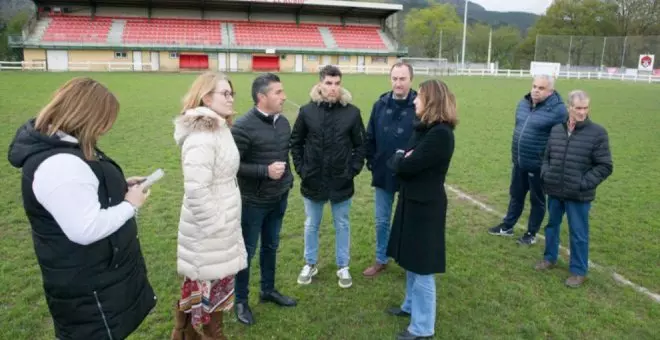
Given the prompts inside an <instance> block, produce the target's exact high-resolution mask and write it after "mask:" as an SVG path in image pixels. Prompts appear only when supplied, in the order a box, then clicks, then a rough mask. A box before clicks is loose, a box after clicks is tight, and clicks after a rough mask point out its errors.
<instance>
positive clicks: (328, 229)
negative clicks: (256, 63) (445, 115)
mask: <svg viewBox="0 0 660 340" xmlns="http://www.w3.org/2000/svg"><path fill="white" fill-rule="evenodd" d="M79 75H90V76H92V77H93V78H95V79H97V80H99V81H101V82H102V83H104V84H106V85H107V86H108V87H109V88H110V89H111V90H112V91H113V92H114V93H115V94H116V95H117V96H118V98H119V100H120V102H121V112H120V116H119V119H118V121H117V122H116V124H115V126H114V128H113V129H112V131H111V132H110V133H109V134H108V135H107V136H105V137H103V138H102V139H101V141H100V147H101V148H102V149H103V150H104V151H105V152H106V153H107V154H109V155H110V156H111V157H113V158H114V159H115V160H116V161H118V163H119V164H120V165H121V166H122V167H123V169H124V171H125V173H126V174H127V176H136V175H147V174H149V173H151V172H152V171H153V170H155V169H156V168H159V167H161V168H163V169H164V170H165V173H166V175H165V177H164V178H163V180H161V181H160V182H159V183H158V184H156V185H155V186H154V188H153V189H152V193H151V196H150V197H149V199H148V201H147V203H146V204H145V206H144V207H143V208H142V209H141V212H140V216H139V220H138V224H139V230H140V240H141V243H142V247H143V251H144V255H145V258H146V261H147V266H148V270H149V278H150V280H151V282H152V284H153V286H154V288H155V291H156V293H157V295H158V299H159V302H158V305H157V308H156V310H155V311H154V313H153V314H151V315H150V316H149V317H148V318H147V319H146V320H145V321H144V323H143V324H142V325H141V327H140V328H139V329H138V330H137V331H136V332H135V333H134V334H133V335H132V336H131V339H167V338H168V337H169V333H170V331H171V329H172V326H173V319H172V306H173V303H174V302H175V301H176V299H177V298H178V296H179V285H180V279H179V277H178V276H177V273H176V237H177V224H178V221H179V211H180V204H181V199H182V190H183V184H182V176H181V170H180V164H179V149H178V147H177V146H176V145H175V143H174V140H173V136H172V134H173V124H172V120H173V118H174V117H175V116H176V115H177V114H178V113H179V110H180V107H181V106H180V102H181V98H182V96H183V95H184V93H185V92H186V90H187V89H188V87H189V85H190V84H191V83H192V81H193V79H194V78H195V76H196V75H195V74H132V73H92V74H84V73H60V74H44V73H13V72H3V73H0V122H2V123H1V124H0V145H2V147H3V148H4V150H5V151H4V152H5V153H4V154H5V155H6V152H7V151H6V150H7V148H8V146H9V143H10V141H11V139H12V137H13V136H14V132H15V131H16V129H17V128H18V127H19V126H20V125H21V124H23V122H24V121H25V120H26V119H28V118H30V117H32V116H34V115H35V114H36V113H37V112H38V111H39V109H40V108H41V107H42V106H43V105H44V104H45V103H46V102H47V101H48V99H49V98H50V96H51V94H52V92H53V91H54V90H55V89H56V88H57V87H58V86H60V85H61V84H63V83H64V82H65V81H67V80H68V79H70V78H71V77H74V76H79ZM253 77H254V75H253V74H232V79H233V81H234V84H235V87H236V88H235V91H236V92H237V93H238V95H237V99H236V100H237V102H236V109H237V111H239V112H241V113H242V112H245V111H246V110H248V109H249V108H250V106H251V105H252V101H251V96H250V93H249V92H250V84H251V80H252V78H253ZM281 77H282V80H283V84H284V87H285V90H286V92H287V95H288V98H289V100H290V101H291V102H292V103H295V104H303V103H305V102H306V101H308V100H309V95H308V94H309V89H310V88H311V86H312V85H313V84H314V83H315V82H316V81H317V78H316V77H315V76H314V75H294V74H284V75H282V76H281ZM420 80H422V79H421V78H416V79H415V83H416V84H417V83H419V81H420ZM444 80H445V81H446V82H447V83H448V85H449V86H450V88H451V89H452V90H453V91H454V93H455V94H456V96H457V99H458V104H459V118H460V124H459V125H458V127H457V130H456V151H455V154H454V158H453V160H452V165H451V168H450V171H449V175H448V178H447V182H448V184H450V185H452V187H454V188H457V189H459V190H461V191H462V192H464V193H467V194H468V195H470V196H471V197H473V198H475V199H477V200H479V201H480V202H483V203H484V204H487V205H488V206H490V207H492V208H493V209H494V210H495V211H498V212H501V213H503V212H505V211H506V207H507V204H508V186H509V175H510V166H511V154H510V144H511V134H512V128H513V122H514V108H515V105H516V103H517V101H518V100H519V99H520V98H521V96H522V95H523V94H524V93H526V92H527V91H529V88H530V84H531V80H530V79H504V78H479V77H448V78H445V79H444ZM343 83H344V86H345V87H346V88H347V89H348V90H349V91H351V93H352V94H353V97H354V104H356V105H357V106H358V107H359V108H360V109H361V110H362V115H363V117H364V121H365V124H366V122H367V120H368V118H369V112H370V110H371V105H372V104H373V102H374V100H376V99H377V97H378V96H379V95H380V94H381V93H383V92H385V91H387V90H388V89H389V81H388V77H387V76H385V75H381V76H365V75H346V76H345V77H344V79H343ZM557 88H558V90H559V91H560V93H561V94H562V95H563V96H564V97H565V96H566V95H567V93H568V92H569V91H570V90H573V89H577V88H580V89H583V90H586V91H587V92H588V93H589V94H590V95H591V96H592V103H591V106H592V109H591V114H592V118H593V119H594V120H595V121H596V122H598V123H601V124H603V125H604V126H605V127H606V128H607V129H608V131H609V136H610V145H611V148H612V153H613V159H614V173H613V174H612V176H611V177H610V178H609V179H608V180H607V181H606V182H605V183H604V184H603V185H602V186H601V187H600V188H599V189H598V192H597V198H596V201H595V202H594V203H593V208H592V210H591V227H590V229H591V230H590V253H589V255H590V260H591V261H593V262H595V263H597V264H599V265H601V266H602V268H601V269H600V270H594V269H592V270H591V271H590V274H589V280H588V281H587V282H586V284H585V285H584V286H583V287H582V288H579V289H569V288H566V287H565V286H564V284H563V281H564V280H565V279H566V277H567V275H568V259H567V256H566V254H565V252H564V253H563V254H562V259H560V265H559V267H558V268H557V269H554V270H551V271H549V272H547V273H537V272H535V270H534V269H533V265H534V264H535V262H536V261H538V260H539V259H541V257H542V254H543V248H544V245H543V241H542V240H539V242H538V243H537V244H536V245H533V246H531V247H522V246H518V245H517V244H516V243H515V238H502V237H495V236H490V235H488V234H487V232H486V229H487V228H488V227H490V226H493V225H495V224H497V223H499V222H500V217H501V216H498V215H497V214H495V213H493V212H488V211H484V210H482V209H480V208H479V207H477V206H476V205H475V204H473V203H471V202H470V201H468V200H465V199H461V198H459V197H458V196H457V195H456V194H455V193H452V192H449V193H448V195H449V197H450V204H449V216H448V220H447V258H448V263H447V266H448V267H447V273H446V274H444V275H439V276H437V278H436V281H437V288H438V289H437V319H436V320H437V321H436V338H452V339H496V338H500V339H504V338H506V339H511V338H521V339H570V338H589V339H605V338H607V339H652V338H656V339H657V336H658V331H660V326H658V320H660V303H657V302H654V301H653V300H652V299H650V298H649V297H648V296H646V295H644V294H641V293H639V292H637V291H635V290H633V289H632V288H630V287H628V286H623V285H621V284H619V283H617V282H616V281H614V280H613V278H612V273H613V272H616V273H618V274H621V275H623V276H625V277H626V278H627V279H629V280H631V281H632V282H634V283H636V284H638V285H641V286H644V287H646V288H648V289H649V290H650V291H652V292H655V293H660V242H659V240H660V184H659V183H660V171H658V169H660V157H658V151H657V148H658V145H660V133H658V127H660V116H659V115H658V114H657V113H658V107H660V97H659V96H658V93H659V92H658V91H659V88H658V86H657V85H651V84H637V83H624V82H619V81H598V80H582V81H578V80H564V79H560V80H559V81H558V82H557ZM286 107H287V110H286V112H285V114H286V116H287V117H288V118H289V119H290V121H291V124H292V125H293V120H294V119H295V116H296V107H295V105H294V104H287V105H286ZM370 180H371V176H370V173H369V172H367V171H366V168H365V169H364V170H363V172H362V173H361V174H360V175H359V176H358V177H357V179H356V195H355V196H354V198H353V206H352V210H351V274H352V276H353V287H351V288H350V289H341V288H339V286H338V285H337V279H336V276H335V271H336V266H335V263H334V229H333V226H332V222H331V218H330V217H331V215H330V209H329V207H326V210H325V214H324V219H323V222H322V227H321V241H320V243H321V244H320V256H319V269H320V272H319V275H318V276H316V277H315V279H314V282H313V283H312V284H311V285H308V286H299V285H298V284H297V283H296V277H297V275H298V272H299V271H300V269H301V268H302V265H303V221H304V210H303V204H302V199H301V197H300V191H299V190H300V188H299V184H300V183H299V180H298V179H296V182H295V186H294V188H293V191H292V194H291V195H290V198H289V205H288V210H287V214H286V217H285V220H284V226H283V228H282V234H281V242H280V250H279V253H278V265H277V276H276V285H277V288H278V289H279V290H280V291H281V292H282V293H284V294H287V295H290V296H292V297H294V298H296V299H298V306H297V307H295V308H291V309H284V308H280V307H277V306H275V305H273V304H259V303H258V293H259V290H258V289H259V261H258V258H256V257H255V259H254V260H253V262H252V275H251V284H250V288H251V291H250V299H251V300H250V304H251V307H252V311H253V313H254V315H255V318H256V321H257V323H256V324H255V325H254V326H252V327H245V326H243V325H241V324H239V323H238V322H236V321H235V317H234V316H233V313H232V314H227V315H226V320H227V321H226V322H225V324H226V325H227V326H226V333H227V336H228V337H229V338H230V339H390V338H394V336H395V334H396V333H397V332H399V331H401V330H403V329H404V328H405V327H406V326H407V320H406V319H400V318H394V317H390V316H387V315H386V314H385V313H384V310H385V309H386V308H387V307H390V306H395V305H398V304H400V303H401V301H402V299H403V295H404V289H405V273H404V271H403V270H402V269H401V268H399V267H398V266H397V265H396V264H395V263H392V264H391V265H390V267H389V268H388V270H387V271H386V272H385V273H384V274H382V275H381V276H379V277H377V278H375V279H367V278H364V277H363V276H362V270H364V269H365V268H366V267H367V266H369V265H371V264H372V262H373V261H374V247H375V229H374V216H373V215H374V197H373V188H372V187H371V186H370ZM0 186H1V187H2V192H3V194H2V196H1V197H0V216H1V217H0V259H1V260H0V339H8V340H9V339H11V340H14V339H34V340H40V339H52V338H53V337H54V335H53V329H52V321H51V319H50V315H49V313H48V309H47V306H46V303H45V299H44V295H43V290H42V285H41V275H40V272H39V268H38V266H37V262H36V259H35V256H34V250H33V246H32V241H31V236H30V226H29V225H28V223H27V219H26V217H25V214H24V211H23V208H22V201H21V193H20V172H19V171H18V170H17V169H14V168H13V167H11V166H10V164H9V163H8V161H7V160H6V156H5V159H4V160H3V161H0ZM528 208H529V205H527V206H526V208H525V213H524V214H523V217H522V218H521V221H520V222H519V224H521V225H526V217H527V214H528V211H529V210H528ZM546 221H547V216H546ZM562 229H563V230H562V239H561V243H562V245H563V246H568V233H567V226H566V220H565V219H564V224H563V225H562ZM523 232H524V230H523V228H518V229H517V230H516V237H517V236H519V235H521V234H522V233H523ZM540 234H543V230H541V232H540ZM257 256H258V255H257Z"/></svg>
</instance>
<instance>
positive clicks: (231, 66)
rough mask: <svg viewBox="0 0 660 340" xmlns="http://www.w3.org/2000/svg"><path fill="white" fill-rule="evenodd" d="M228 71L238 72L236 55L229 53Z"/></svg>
mask: <svg viewBox="0 0 660 340" xmlns="http://www.w3.org/2000/svg"><path fill="white" fill-rule="evenodd" d="M229 70H230V71H232V72H236V71H238V54H236V53H229Z"/></svg>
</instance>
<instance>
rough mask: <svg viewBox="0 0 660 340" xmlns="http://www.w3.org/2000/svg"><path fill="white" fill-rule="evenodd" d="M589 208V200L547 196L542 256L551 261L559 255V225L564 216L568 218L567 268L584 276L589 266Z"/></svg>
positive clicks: (555, 260) (575, 273) (554, 261)
mask: <svg viewBox="0 0 660 340" xmlns="http://www.w3.org/2000/svg"><path fill="white" fill-rule="evenodd" d="M589 209H591V203H590V202H577V201H566V200H559V199H556V198H553V197H552V196H550V197H549V198H548V212H549V214H550V216H549V218H548V224H547V225H546V226H545V252H544V253H543V257H544V258H545V259H546V260H547V261H549V262H552V263H556V262H557V257H558V256H559V227H560V226H561V221H562V219H563V218H564V212H565V213H566V217H567V219H568V231H569V238H570V250H571V260H570V265H569V270H570V271H571V273H573V274H574V275H578V276H585V275H587V271H588V268H589Z"/></svg>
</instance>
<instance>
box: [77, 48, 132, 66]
mask: <svg viewBox="0 0 660 340" xmlns="http://www.w3.org/2000/svg"><path fill="white" fill-rule="evenodd" d="M126 52H127V53H126V59H124V58H121V59H115V51H108V50H90V51H85V50H71V51H69V62H70V63H73V62H86V61H91V62H106V63H107V62H133V53H132V52H131V51H126Z"/></svg>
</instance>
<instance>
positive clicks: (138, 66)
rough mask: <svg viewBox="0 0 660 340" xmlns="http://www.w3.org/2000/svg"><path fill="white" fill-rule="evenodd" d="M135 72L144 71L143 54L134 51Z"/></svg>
mask: <svg viewBox="0 0 660 340" xmlns="http://www.w3.org/2000/svg"><path fill="white" fill-rule="evenodd" d="M133 71H142V52H140V51H133Z"/></svg>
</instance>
